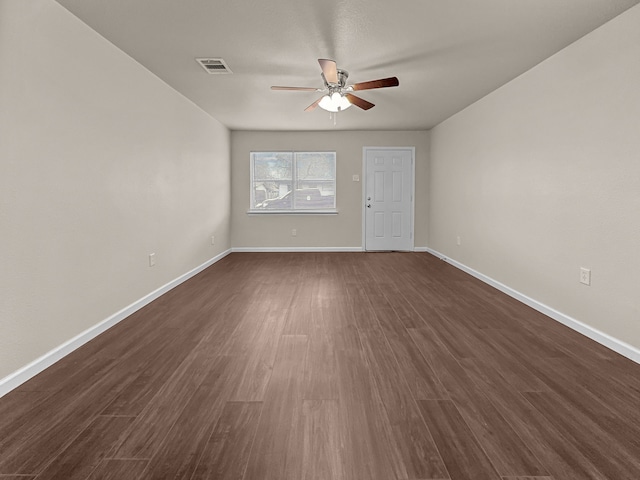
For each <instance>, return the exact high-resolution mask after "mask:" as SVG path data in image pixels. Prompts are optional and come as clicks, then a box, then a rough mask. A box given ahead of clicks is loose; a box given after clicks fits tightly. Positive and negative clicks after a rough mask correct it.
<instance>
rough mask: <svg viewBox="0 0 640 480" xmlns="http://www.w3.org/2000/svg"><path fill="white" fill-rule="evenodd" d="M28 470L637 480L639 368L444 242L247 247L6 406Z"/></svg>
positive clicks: (17, 455)
mask: <svg viewBox="0 0 640 480" xmlns="http://www.w3.org/2000/svg"><path fill="white" fill-rule="evenodd" d="M28 478H35V479H38V480H44V479H64V480H72V479H90V480H97V479H114V480H116V479H117V480H134V479H185V480H186V479H194V480H195V479H207V478H209V479H225V480H226V479H233V480H285V479H291V480H334V479H335V480H374V479H375V480H378V479H379V480H394V479H415V480H428V479H440V480H442V479H452V480H583V479H584V480H587V479H589V480H604V479H608V480H638V479H640V365H637V364H634V363H633V362H631V361H630V360H627V359H625V358H623V357H621V356H619V355H617V354H616V353H614V352H612V351H610V350H607V349H606V348H604V347H602V346H600V345H598V344H596V343H594V342H592V341H591V340H589V339H587V338H585V337H583V336H581V335H579V334H577V333H575V332H573V331H571V330H569V329H568V328H566V327H564V326H562V325H561V324H559V323H557V322H555V321H553V320H551V319H549V318H547V317H545V316H544V315H542V314H540V313H538V312H536V311H534V310H532V309H530V308H528V307H526V306H524V305H522V304H520V303H519V302H517V301H516V300H514V299H512V298H510V297H508V296H506V295H504V294H502V293H500V292H498V291H497V290H495V289H493V288H491V287H489V286H487V285H485V284H483V283H481V282H479V281H478V280H476V279H474V278H472V277H470V276H468V275H466V274H465V273H463V272H461V271H459V270H457V269H455V268H454V267H452V266H450V265H448V264H446V263H444V262H442V261H440V260H438V259H436V258H435V257H433V256H431V255H430V254H427V253H322V254H315V253H300V254H293V253H286V254H285V253H283V254H275V253H260V254H257V253H256V254H249V253H246V254H240V253H234V254H232V255H229V256H227V257H226V258H224V259H223V260H221V261H220V262H218V263H217V264H215V265H214V266H212V267H210V268H209V269H207V270H205V271H204V272H202V273H201V274H199V275H197V276H196V277H194V278H192V279H191V280H189V281H187V282H185V283H184V284H182V285H180V286H179V287H177V288H175V289H173V290H172V291H170V292H168V293H167V294H165V295H164V296H162V297H161V298H159V299H158V300H156V301H154V302H153V303H151V304H149V305H148V306H146V307H145V308H143V309H141V310H139V311H138V312H136V313H135V314H133V315H132V316H130V317H129V318H127V319H126V320H124V321H123V322H121V323H120V324H118V325H117V326H115V327H114V328H112V329H111V330H109V331H107V332H105V333H104V334H103V335H101V336H99V337H97V338H96V339H94V340H93V341H91V342H89V343H87V344H86V345H84V346H83V347H82V348H80V349H78V350H77V351H75V352H74V353H72V354H71V355H69V356H68V357H66V358H64V359H63V360H62V361H60V362H58V363H57V364H55V365H53V366H52V367H51V368H49V369H48V370H46V371H44V372H43V373H41V374H40V375H38V376H36V377H35V378H33V379H32V380H30V381H29V382H27V383H25V384H24V385H22V386H21V387H19V388H18V389H16V390H14V391H12V392H10V393H9V394H7V395H6V396H5V397H3V398H1V399H0V480H8V479H11V480H17V479H20V480H25V479H28Z"/></svg>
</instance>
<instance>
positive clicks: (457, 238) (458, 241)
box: [456, 235, 462, 245]
mask: <svg viewBox="0 0 640 480" xmlns="http://www.w3.org/2000/svg"><path fill="white" fill-rule="evenodd" d="M461 244H462V242H461V241H460V235H458V236H457V237H456V245H461Z"/></svg>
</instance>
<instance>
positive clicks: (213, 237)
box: [211, 235, 216, 245]
mask: <svg viewBox="0 0 640 480" xmlns="http://www.w3.org/2000/svg"><path fill="white" fill-rule="evenodd" d="M215 244H216V237H215V235H211V245H215Z"/></svg>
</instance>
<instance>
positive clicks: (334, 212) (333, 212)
mask: <svg viewBox="0 0 640 480" xmlns="http://www.w3.org/2000/svg"><path fill="white" fill-rule="evenodd" d="M247 215H338V210H337V209H332V210H303V209H299V210H247Z"/></svg>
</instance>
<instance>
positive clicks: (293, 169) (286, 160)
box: [249, 152, 336, 213]
mask: <svg viewBox="0 0 640 480" xmlns="http://www.w3.org/2000/svg"><path fill="white" fill-rule="evenodd" d="M249 211H250V212H251V213H256V212H259V213H292V212H296V213H335V211H336V152H251V207H250V210H249Z"/></svg>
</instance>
